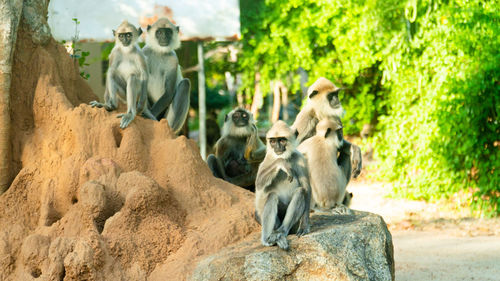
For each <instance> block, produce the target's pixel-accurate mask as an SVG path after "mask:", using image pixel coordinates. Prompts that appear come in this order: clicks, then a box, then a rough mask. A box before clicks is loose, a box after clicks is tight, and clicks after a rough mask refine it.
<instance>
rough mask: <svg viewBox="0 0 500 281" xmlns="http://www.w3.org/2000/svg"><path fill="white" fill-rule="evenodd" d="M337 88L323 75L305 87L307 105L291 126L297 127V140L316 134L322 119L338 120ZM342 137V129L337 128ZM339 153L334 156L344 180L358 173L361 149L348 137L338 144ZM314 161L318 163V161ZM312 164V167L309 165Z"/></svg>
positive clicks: (341, 113) (340, 107)
mask: <svg viewBox="0 0 500 281" xmlns="http://www.w3.org/2000/svg"><path fill="white" fill-rule="evenodd" d="M340 90H341V89H340V88H338V87H337V86H335V84H333V83H332V82H330V81H329V80H328V79H326V78H323V77H321V78H319V79H318V80H316V82H314V83H313V84H312V85H311V86H310V87H309V89H308V91H307V95H308V101H307V104H306V106H304V108H303V109H302V110H301V111H300V112H299V114H298V115H297V118H296V119H295V122H294V123H293V125H292V128H294V129H295V130H297V133H298V136H297V140H298V142H299V143H302V142H303V141H304V140H306V139H308V138H310V137H312V136H314V135H316V125H317V124H318V122H319V121H321V120H323V119H329V120H331V121H333V122H338V121H337V120H339V119H340V118H341V117H342V116H343V115H344V108H343V107H342V104H341V103H340V100H339V96H338V95H339V92H340ZM337 133H338V135H339V136H340V137H341V138H342V139H343V134H342V131H338V132H337ZM339 152H340V155H339V157H338V159H337V161H338V164H339V166H340V167H341V169H342V171H343V172H344V175H345V177H346V179H347V182H349V180H350V179H351V173H352V176H353V177H354V178H356V177H357V176H359V174H360V173H361V168H362V156H361V149H360V148H359V146H357V145H355V144H351V143H350V142H348V141H347V140H345V139H344V140H343V144H342V146H341V147H340V148H339ZM316 165H321V164H320V163H317V164H316ZM310 168H312V167H310Z"/></svg>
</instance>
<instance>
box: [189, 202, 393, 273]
mask: <svg viewBox="0 0 500 281" xmlns="http://www.w3.org/2000/svg"><path fill="white" fill-rule="evenodd" d="M259 235H260V233H259V234H258V233H255V234H254V235H252V236H251V237H250V238H249V239H246V240H245V241H243V242H239V243H237V244H233V245H231V246H229V247H227V248H225V249H223V250H221V251H220V252H218V253H216V254H214V255H211V256H208V257H206V258H205V259H203V260H202V261H200V262H199V263H198V265H197V267H196V269H195V271H194V273H193V275H192V276H191V279H192V280H200V281H201V280H203V281H209V280H394V253H393V245H392V236H391V234H390V232H389V231H388V229H387V225H386V224H385V222H384V220H383V219H382V218H381V217H380V216H378V215H374V214H371V213H366V212H359V211H354V214H353V215H336V216H333V215H313V216H312V230H311V233H310V234H308V235H306V236H303V237H300V238H298V237H297V236H295V235H290V236H288V239H289V240H290V246H291V249H290V251H288V252H287V251H283V250H281V249H279V248H278V247H264V246H262V245H261V244H260V236H259Z"/></svg>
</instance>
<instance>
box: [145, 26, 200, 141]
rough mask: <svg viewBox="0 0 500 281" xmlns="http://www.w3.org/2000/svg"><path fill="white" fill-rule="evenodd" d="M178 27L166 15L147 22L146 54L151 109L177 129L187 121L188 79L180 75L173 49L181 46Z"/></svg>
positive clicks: (175, 130)
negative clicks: (151, 22)
mask: <svg viewBox="0 0 500 281" xmlns="http://www.w3.org/2000/svg"><path fill="white" fill-rule="evenodd" d="M180 45H181V43H180V39H179V27H178V26H175V25H173V24H172V23H171V22H170V21H169V20H168V19H166V18H160V19H158V20H157V21H156V22H155V23H154V24H153V25H151V26H150V25H148V31H147V36H146V45H145V46H144V48H143V52H144V55H145V56H146V63H147V69H148V74H149V79H148V85H147V89H148V97H149V100H150V101H151V103H152V107H151V112H152V114H153V115H154V116H155V117H156V118H157V119H161V118H166V119H167V121H168V125H169V126H170V128H171V129H172V130H173V131H174V132H175V133H178V132H179V131H180V130H181V128H182V125H184V122H185V121H186V118H187V114H188V110H189V90H190V88H191V84H190V82H189V79H187V78H183V77H182V73H181V67H180V65H179V60H178V58H177V54H176V53H175V50H176V49H178V48H179V47H180Z"/></svg>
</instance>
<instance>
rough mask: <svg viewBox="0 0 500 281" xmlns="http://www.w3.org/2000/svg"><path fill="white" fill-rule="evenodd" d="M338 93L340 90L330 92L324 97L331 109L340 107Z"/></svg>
mask: <svg viewBox="0 0 500 281" xmlns="http://www.w3.org/2000/svg"><path fill="white" fill-rule="evenodd" d="M339 92H340V89H338V90H335V91H333V92H330V93H328V94H327V95H326V98H327V100H328V103H329V104H330V106H331V107H332V108H337V107H339V106H340V100H339Z"/></svg>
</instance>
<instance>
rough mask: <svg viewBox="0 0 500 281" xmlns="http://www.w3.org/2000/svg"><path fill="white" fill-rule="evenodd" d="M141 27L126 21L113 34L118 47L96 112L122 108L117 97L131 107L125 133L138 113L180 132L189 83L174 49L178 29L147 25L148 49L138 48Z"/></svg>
mask: <svg viewBox="0 0 500 281" xmlns="http://www.w3.org/2000/svg"><path fill="white" fill-rule="evenodd" d="M141 34H142V29H141V28H136V27H135V26H133V25H132V24H130V23H128V22H127V21H123V22H122V23H121V24H120V25H119V26H118V28H117V29H116V31H115V30H113V36H114V37H115V46H114V47H113V49H112V50H111V53H110V55H109V68H108V71H107V73H106V89H105V92H104V103H100V102H98V101H92V102H90V105H91V106H92V107H104V108H105V109H106V110H108V111H112V110H115V109H116V108H117V107H118V98H119V99H120V100H122V101H124V102H125V103H126V104H127V113H125V114H119V115H118V117H119V118H120V117H121V121H120V127H121V128H122V129H124V128H126V127H127V126H128V125H129V124H130V123H131V122H132V121H133V120H134V118H135V116H136V115H137V114H138V113H139V114H142V116H143V117H146V118H149V119H152V120H160V119H162V118H166V119H167V121H168V124H169V126H170V128H171V129H172V130H173V131H174V133H176V134H177V133H178V132H179V131H180V129H181V128H182V126H183V125H184V122H185V121H186V118H187V113H188V110H189V90H190V87H191V85H190V82H189V79H187V78H183V77H182V73H181V68H180V66H179V60H178V58H177V55H176V53H175V50H176V49H178V48H179V47H180V39H179V27H178V26H175V25H174V24H172V23H171V22H170V21H169V20H168V19H166V18H160V19H158V20H157V21H156V22H155V23H154V24H153V25H148V27H147V35H146V45H145V46H144V48H142V49H141V48H139V45H138V39H139V36H140V35H141Z"/></svg>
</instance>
